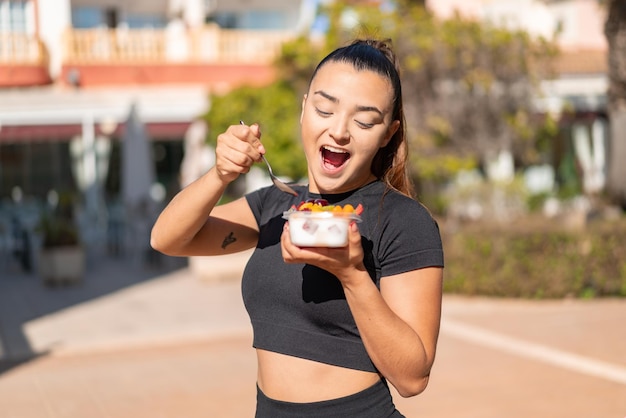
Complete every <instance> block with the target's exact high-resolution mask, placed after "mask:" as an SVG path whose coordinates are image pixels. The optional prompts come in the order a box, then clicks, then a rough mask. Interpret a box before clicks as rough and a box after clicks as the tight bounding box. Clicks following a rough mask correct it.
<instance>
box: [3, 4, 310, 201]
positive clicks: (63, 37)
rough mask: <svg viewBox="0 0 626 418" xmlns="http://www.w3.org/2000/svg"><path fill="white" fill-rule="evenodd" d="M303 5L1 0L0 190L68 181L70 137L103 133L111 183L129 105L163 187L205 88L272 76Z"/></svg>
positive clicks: (41, 188)
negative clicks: (147, 141) (148, 144)
mask: <svg viewBox="0 0 626 418" xmlns="http://www.w3.org/2000/svg"><path fill="white" fill-rule="evenodd" d="M303 3H304V2H301V1H287V0H282V1H276V0H272V1H270V0H265V1H264V0H255V1H250V0H248V1H244V0H230V1H220V0H212V1H211V0H133V1H122V0H0V196H2V197H7V196H10V194H11V190H12V189H13V188H14V187H15V186H20V187H21V189H22V193H23V194H24V195H28V196H38V197H42V196H45V195H46V193H47V192H48V191H49V190H51V189H53V188H59V187H62V188H72V186H73V184H74V183H75V180H74V179H73V178H72V177H73V176H72V173H71V166H72V159H73V158H76V157H77V156H76V155H73V154H72V153H71V144H72V142H73V141H74V142H75V141H81V140H84V139H85V138H88V141H91V142H95V143H96V144H97V143H98V142H99V141H100V142H103V141H107V140H111V146H110V147H108V146H101V147H100V148H102V151H105V150H108V151H107V154H108V155H107V156H105V155H100V157H101V158H105V157H106V158H109V159H110V163H109V164H108V166H109V167H110V168H111V169H110V170H108V178H107V179H104V180H105V182H106V187H107V190H109V189H110V191H111V192H115V191H116V190H115V189H117V188H119V184H118V183H119V179H116V178H115V177H116V176H117V172H116V166H117V164H118V163H117V162H116V159H117V158H118V156H117V154H118V153H119V150H118V146H119V141H116V140H117V139H119V138H120V137H121V134H122V133H123V131H124V129H125V121H126V119H127V118H128V115H129V112H130V109H131V107H132V105H133V104H135V105H136V107H137V109H138V114H139V119H140V120H141V121H142V122H143V123H144V124H145V125H146V128H147V131H148V135H149V137H150V139H151V140H152V141H153V144H154V148H155V149H154V151H155V157H156V158H157V174H158V176H159V181H161V182H162V183H163V184H164V185H166V186H168V184H169V183H170V182H172V181H175V179H174V178H173V177H174V176H176V173H177V170H178V167H176V165H177V164H178V163H179V162H180V153H181V152H182V148H181V147H182V141H181V140H182V138H183V137H184V135H185V132H186V130H187V128H188V127H189V125H190V124H191V122H192V121H193V120H194V119H195V118H196V117H197V116H198V115H200V114H201V113H202V112H204V111H206V110H207V108H208V106H209V103H208V93H209V92H211V91H224V90H226V89H229V88H231V87H233V86H236V85H239V84H242V83H248V84H263V83H267V82H268V81H270V80H272V77H273V73H272V68H271V65H270V62H271V60H272V58H274V57H275V56H276V54H277V52H278V51H279V48H280V45H281V43H282V42H283V41H284V40H286V39H288V38H290V37H292V36H293V35H294V33H296V32H297V31H298V30H299V28H300V26H301V25H304V24H306V18H307V17H306V16H304V14H303V10H305V8H304V6H303ZM233 117H234V120H235V121H236V120H237V117H236V116H233ZM87 146H89V144H87ZM74 148H80V147H78V146H75V147H74Z"/></svg>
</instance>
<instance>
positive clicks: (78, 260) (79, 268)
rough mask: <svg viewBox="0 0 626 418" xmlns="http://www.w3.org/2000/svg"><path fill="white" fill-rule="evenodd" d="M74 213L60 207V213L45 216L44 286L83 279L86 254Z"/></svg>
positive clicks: (41, 228)
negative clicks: (74, 219)
mask: <svg viewBox="0 0 626 418" xmlns="http://www.w3.org/2000/svg"><path fill="white" fill-rule="evenodd" d="M71 213H72V211H71V210H69V209H67V208H63V207H61V206H59V207H57V210H56V211H53V212H52V213H45V214H44V215H43V216H42V218H41V222H40V224H39V231H40V232H41V235H42V245H41V252H40V255H39V275H40V276H41V278H42V279H43V282H44V284H47V285H57V284H74V283H78V282H81V281H82V280H83V277H84V274H85V251H84V249H83V246H82V245H81V241H80V234H79V231H78V228H77V226H76V225H75V223H74V221H73V216H71Z"/></svg>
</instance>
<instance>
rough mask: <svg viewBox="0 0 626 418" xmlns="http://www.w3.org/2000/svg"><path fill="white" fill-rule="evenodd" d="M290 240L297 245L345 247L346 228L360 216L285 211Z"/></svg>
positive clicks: (346, 239)
mask: <svg viewBox="0 0 626 418" xmlns="http://www.w3.org/2000/svg"><path fill="white" fill-rule="evenodd" d="M283 218H284V219H287V220H288V221H289V236H290V238H291V242H292V243H293V244H294V245H297V246H298V247H332V248H336V247H345V246H346V245H348V228H349V227H350V223H351V222H353V221H356V222H360V221H361V218H360V217H359V216H358V215H356V214H354V213H344V212H332V211H328V212H327V211H287V212H283Z"/></svg>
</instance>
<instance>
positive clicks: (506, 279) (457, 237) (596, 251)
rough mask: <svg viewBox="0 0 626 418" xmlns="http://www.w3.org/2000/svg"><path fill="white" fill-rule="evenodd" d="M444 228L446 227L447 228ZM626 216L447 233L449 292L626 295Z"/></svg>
mask: <svg viewBox="0 0 626 418" xmlns="http://www.w3.org/2000/svg"><path fill="white" fill-rule="evenodd" d="M443 229H444V231H445V228H443ZM625 234H626V220H624V218H622V219H621V220H619V221H593V222H591V223H589V224H588V225H587V226H586V228H585V229H581V230H573V229H568V228H565V227H564V226H563V225H561V224H559V223H558V222H557V223H555V222H554V221H550V220H534V221H533V220H529V219H525V220H524V221H521V222H520V223H518V224H516V225H511V227H510V228H507V229H502V228H494V227H493V226H492V225H485V224H481V225H478V224H475V225H469V226H465V227H461V228H459V229H458V230H455V231H454V233H453V234H452V233H449V232H448V233H445V234H444V238H445V239H444V245H445V251H446V265H447V267H446V280H445V282H444V290H445V291H446V292H447V293H458V294H466V295H485V296H498V297H523V298H563V297H582V298H584V297H596V296H598V297H599V296H621V297H623V296H626V261H625V260H626V242H625V241H624V239H623V238H622V237H624V236H625Z"/></svg>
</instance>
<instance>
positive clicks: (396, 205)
mask: <svg viewBox="0 0 626 418" xmlns="http://www.w3.org/2000/svg"><path fill="white" fill-rule="evenodd" d="M366 195H367V197H366V199H367V200H368V205H370V207H374V205H376V204H378V205H379V207H380V209H381V210H382V212H383V213H386V214H388V215H390V216H396V215H398V216H402V217H413V216H420V217H425V218H432V215H431V213H430V211H429V210H428V208H427V207H426V206H425V205H424V204H422V203H421V202H420V201H419V200H417V199H415V198H413V197H410V196H407V195H405V194H403V193H400V192H399V191H398V190H395V189H392V188H390V187H388V186H386V185H385V184H384V183H382V182H378V183H377V184H375V185H373V187H371V188H370V190H369V191H368V193H366Z"/></svg>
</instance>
